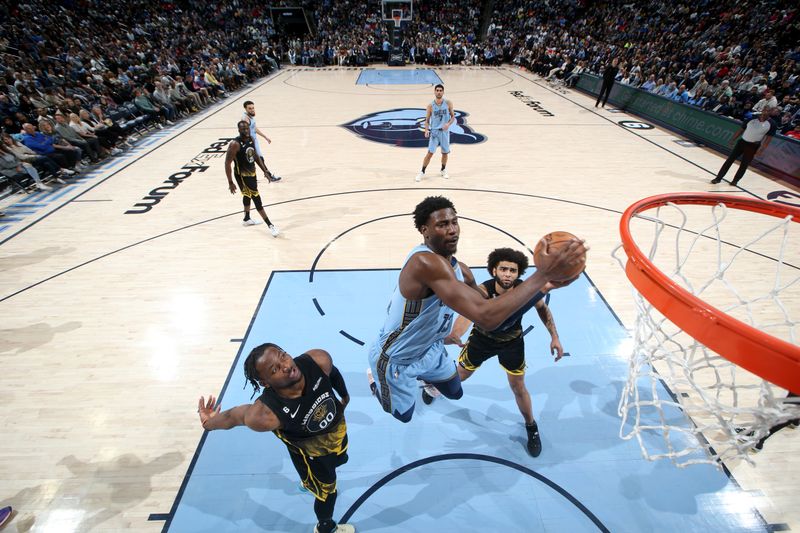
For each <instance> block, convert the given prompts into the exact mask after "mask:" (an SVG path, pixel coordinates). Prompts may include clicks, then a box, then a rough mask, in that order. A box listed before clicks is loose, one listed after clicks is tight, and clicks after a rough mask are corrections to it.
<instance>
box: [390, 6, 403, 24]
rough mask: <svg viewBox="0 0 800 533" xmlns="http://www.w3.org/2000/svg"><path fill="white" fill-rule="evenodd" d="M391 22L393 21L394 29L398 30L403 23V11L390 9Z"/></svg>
mask: <svg viewBox="0 0 800 533" xmlns="http://www.w3.org/2000/svg"><path fill="white" fill-rule="evenodd" d="M392 20H393V21H394V27H395V28H397V29H400V23H401V22H402V21H403V10H402V9H392Z"/></svg>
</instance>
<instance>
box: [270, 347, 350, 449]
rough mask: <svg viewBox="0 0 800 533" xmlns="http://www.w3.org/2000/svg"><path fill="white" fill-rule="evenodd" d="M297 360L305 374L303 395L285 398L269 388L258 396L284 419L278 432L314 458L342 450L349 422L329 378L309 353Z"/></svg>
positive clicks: (282, 437) (285, 439)
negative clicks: (346, 422) (345, 419)
mask: <svg viewBox="0 0 800 533" xmlns="http://www.w3.org/2000/svg"><path fill="white" fill-rule="evenodd" d="M294 362H295V364H296V365H297V368H298V369H299V370H300V372H301V373H302V374H303V377H305V387H304V388H303V392H302V394H301V395H300V396H299V397H297V398H284V397H283V396H280V395H278V394H277V393H276V392H275V391H274V390H273V389H270V388H267V389H265V390H264V392H262V394H261V396H260V397H259V400H260V401H262V402H264V404H265V405H266V406H267V407H269V408H270V409H271V410H272V412H273V413H275V416H277V417H278V420H280V422H281V428H280V429H278V430H276V431H275V435H277V436H278V438H280V439H281V440H282V441H284V442H286V443H287V444H291V445H294V446H296V447H298V448H300V449H302V450H304V451H305V452H306V453H307V454H308V455H310V456H312V457H318V456H322V455H327V454H329V453H341V452H342V451H344V448H345V447H346V442H347V441H346V434H347V425H346V424H345V421H344V413H343V411H344V409H343V407H342V404H341V402H340V401H339V398H337V397H336V394H335V393H334V390H333V386H332V385H331V381H330V378H329V377H328V375H327V374H325V372H323V371H322V369H321V368H320V367H319V365H317V363H316V362H315V361H314V360H313V359H312V358H311V356H310V355H308V354H303V355H300V356H298V357H295V358H294Z"/></svg>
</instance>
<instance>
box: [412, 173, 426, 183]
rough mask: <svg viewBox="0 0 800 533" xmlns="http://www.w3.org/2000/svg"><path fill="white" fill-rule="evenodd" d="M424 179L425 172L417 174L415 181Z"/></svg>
mask: <svg viewBox="0 0 800 533" xmlns="http://www.w3.org/2000/svg"><path fill="white" fill-rule="evenodd" d="M424 177H425V173H424V172H419V173H417V177H416V178H414V181H422V178H424Z"/></svg>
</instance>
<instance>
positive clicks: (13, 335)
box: [0, 320, 83, 354]
mask: <svg viewBox="0 0 800 533" xmlns="http://www.w3.org/2000/svg"><path fill="white" fill-rule="evenodd" d="M82 325H83V322H78V321H75V320H73V321H71V322H64V323H62V324H59V325H58V326H51V325H50V324H45V323H44V322H39V323H38V324H31V325H30V326H24V327H21V328H8V329H0V353H9V352H14V353H16V354H20V353H25V352H27V351H29V350H33V349H36V348H39V347H41V346H44V345H46V344H48V343H49V342H51V341H52V340H53V339H55V338H56V335H57V334H60V333H68V332H70V331H75V330H76V329H78V328H80V327H81V326H82Z"/></svg>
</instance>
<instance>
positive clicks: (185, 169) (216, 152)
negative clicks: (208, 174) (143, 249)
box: [125, 138, 236, 215]
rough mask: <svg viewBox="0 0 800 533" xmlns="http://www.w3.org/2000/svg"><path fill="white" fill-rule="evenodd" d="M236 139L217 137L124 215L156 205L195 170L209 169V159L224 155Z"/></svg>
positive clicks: (142, 212)
mask: <svg viewBox="0 0 800 533" xmlns="http://www.w3.org/2000/svg"><path fill="white" fill-rule="evenodd" d="M234 140H236V139H235V138H230V139H228V138H225V139H217V142H214V143H211V144H210V145H209V146H208V148H206V149H205V150H203V151H202V152H200V153H199V154H197V155H196V156H194V157H193V158H192V159H191V161H189V162H188V163H186V164H185V165H183V166H182V167H181V170H179V171H178V172H175V173H174V174H172V175H170V176H169V177H168V178H167V179H166V180H164V183H165V184H166V185H162V186H160V187H156V188H155V189H153V190H152V191H150V192H149V193H147V196H145V197H144V198H142V201H140V202H138V203H136V204H134V206H133V209H128V210H127V211H125V214H126V215H141V214H144V213H147V212H148V211H150V210H151V209H153V207H154V206H156V205H158V203H159V202H160V201H161V200H162V199H163V198H164V197H165V196H166V195H168V194H169V193H170V191H172V190H173V189H175V188H176V187H177V186H178V185H180V184H181V183H182V182H183V180H185V179H186V178H188V177H189V176H191V175H192V174H193V173H195V172H205V171H206V170H208V169H209V166H208V165H206V164H205V163H207V162H208V161H209V160H211V159H215V158H218V157H222V156H224V155H225V152H227V151H228V144H229V143H230V142H231V141H234Z"/></svg>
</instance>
